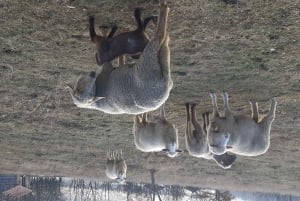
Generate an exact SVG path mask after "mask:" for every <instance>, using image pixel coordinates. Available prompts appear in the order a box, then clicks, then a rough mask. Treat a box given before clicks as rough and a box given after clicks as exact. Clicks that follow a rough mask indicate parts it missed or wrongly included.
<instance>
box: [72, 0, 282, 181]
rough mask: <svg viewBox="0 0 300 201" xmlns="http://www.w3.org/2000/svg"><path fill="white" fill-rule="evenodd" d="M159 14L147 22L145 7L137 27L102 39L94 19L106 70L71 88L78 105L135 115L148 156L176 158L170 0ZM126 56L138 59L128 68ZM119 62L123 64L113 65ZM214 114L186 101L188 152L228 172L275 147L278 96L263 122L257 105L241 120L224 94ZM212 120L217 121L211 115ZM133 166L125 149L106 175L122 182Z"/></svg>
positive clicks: (114, 155) (110, 156) (99, 58)
mask: <svg viewBox="0 0 300 201" xmlns="http://www.w3.org/2000/svg"><path fill="white" fill-rule="evenodd" d="M159 7H160V9H159V16H158V18H157V17H156V16H150V17H147V18H145V19H144V20H142V18H141V11H140V9H136V10H135V20H136V22H137V29H136V30H134V31H129V32H124V33H121V34H119V35H116V36H114V34H115V32H116V30H117V29H118V28H117V27H116V26H114V27H112V29H111V31H110V33H103V32H102V34H101V35H98V34H97V33H96V31H95V26H94V23H95V19H94V17H92V16H91V17H90V18H89V32H90V39H91V41H92V42H93V43H94V44H95V45H96V53H95V58H96V63H97V64H98V65H100V66H101V72H100V73H98V74H96V72H90V73H89V74H88V75H84V76H81V77H79V79H78V80H77V81H76V83H75V84H74V86H69V88H70V92H71V96H72V99H73V102H74V104H75V105H76V106H77V107H81V108H88V109H96V110H100V111H102V112H105V113H109V114H133V115H135V116H134V123H133V134H134V142H135V145H136V148H137V149H139V150H140V151H143V152H158V151H164V152H166V154H167V156H169V157H175V156H177V155H178V153H180V152H183V151H182V150H180V149H179V144H178V130H177V129H176V128H175V126H174V124H172V123H171V122H169V121H168V120H167V119H166V115H165V110H164V104H165V102H166V100H167V99H168V97H169V94H170V90H171V89H172V87H173V81H172V79H171V69H170V49H169V35H168V31H167V25H168V12H169V8H168V6H167V2H166V0H160V2H159ZM150 21H153V22H154V24H155V25H156V26H157V29H156V32H155V34H154V38H153V39H152V40H149V37H148V36H147V34H146V33H145V29H146V27H147V24H148V22H150ZM125 56H131V57H132V58H134V59H137V60H136V62H135V63H134V64H127V63H126V61H125ZM114 59H118V60H119V65H118V67H115V66H113V65H112V60H114ZM210 97H211V100H212V111H213V112H212V115H210V114H209V113H208V112H204V113H203V114H202V123H199V121H198V119H197V117H196V104H195V103H186V104H185V107H186V131H185V142H186V150H187V151H188V153H189V154H190V155H191V156H194V157H199V158H205V159H212V160H214V161H215V162H216V163H217V164H218V165H219V166H220V167H222V168H224V169H227V168H230V167H231V166H232V164H233V163H234V162H235V160H236V155H243V156H257V155H260V154H263V153H265V152H266V151H267V150H268V148H269V145H270V130H271V125H272V122H273V120H274V118H275V110H276V104H277V103H276V101H275V99H274V98H273V99H272V102H271V108H270V111H269V113H268V114H267V115H266V116H265V117H263V118H261V119H259V117H258V106H257V103H256V102H255V101H251V102H250V104H251V109H252V117H251V118H250V117H246V116H236V115H234V114H233V113H232V112H231V110H230V109H229V104H228V94H227V93H226V92H223V93H222V98H223V102H224V105H223V108H224V111H223V112H222V114H223V115H220V113H219V111H218V106H217V97H216V94H215V93H213V92H211V93H210ZM157 109H160V115H159V116H158V117H156V118H154V119H152V120H151V121H150V120H148V119H147V115H148V112H151V111H154V110H157ZM210 116H211V117H210ZM126 170H127V166H126V163H125V160H124V159H123V156H122V151H119V152H108V153H107V169H106V174H107V176H108V177H109V178H111V179H115V180H117V181H119V182H124V181H125V179H126Z"/></svg>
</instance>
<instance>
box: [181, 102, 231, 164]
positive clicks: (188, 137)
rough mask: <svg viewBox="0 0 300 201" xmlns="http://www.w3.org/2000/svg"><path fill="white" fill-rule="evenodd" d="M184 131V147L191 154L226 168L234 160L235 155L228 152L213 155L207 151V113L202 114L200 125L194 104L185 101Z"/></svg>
mask: <svg viewBox="0 0 300 201" xmlns="http://www.w3.org/2000/svg"><path fill="white" fill-rule="evenodd" d="M185 106H186V131H185V142H186V149H187V150H188V152H189V154H190V155H191V156H195V157H199V158H205V159H212V160H214V161H215V162H216V163H217V164H218V165H219V166H220V167H222V168H224V169H228V168H230V167H231V166H232V164H233V163H234V161H235V160H236V156H235V155H232V154H228V153H224V154H222V155H219V156H218V155H215V154H213V153H212V152H211V151H209V146H208V139H207V127H208V125H209V113H208V112H205V113H203V114H202V118H203V119H202V121H203V122H202V126H201V125H200V124H199V123H198V120H197V117H196V104H195V103H192V104H191V103H186V104H185Z"/></svg>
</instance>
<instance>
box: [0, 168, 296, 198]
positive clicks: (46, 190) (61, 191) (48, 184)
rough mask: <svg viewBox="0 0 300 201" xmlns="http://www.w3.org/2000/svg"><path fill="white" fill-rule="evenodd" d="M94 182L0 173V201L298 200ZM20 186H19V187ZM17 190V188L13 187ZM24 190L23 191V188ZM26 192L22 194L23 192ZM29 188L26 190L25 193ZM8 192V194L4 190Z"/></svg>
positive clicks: (271, 196)
mask: <svg viewBox="0 0 300 201" xmlns="http://www.w3.org/2000/svg"><path fill="white" fill-rule="evenodd" d="M150 177H151V183H135V182H126V183H125V184H118V183H116V182H106V181H97V180H89V179H85V180H84V179H72V178H66V177H36V176H19V175H0V200H1V201H14V200H20V201H45V200H48V201H84V200H94V201H97V200H102V201H103V200H107V201H114V200H118V201H119V200H127V201H134V200H141V201H143V200H145V201H146V200H149V201H150V200H151V201H155V200H159V201H161V200H176V201H180V200H182V201H185V200H190V201H208V200H213V201H235V200H236V201H250V200H251V201H254V200H257V201H269V200H270V201H271V200H272V201H279V200H280V201H299V200H300V197H296V196H291V195H276V194H268V193H256V192H229V191H223V190H215V189H214V190H213V189H205V188H199V187H192V186H179V185H159V184H156V183H155V171H154V170H150ZM20 187H22V188H20ZM16 189H17V190H16ZM26 189H27V191H26ZM25 191H26V193H24V192H25ZM29 191H30V192H29ZM7 192H10V193H7Z"/></svg>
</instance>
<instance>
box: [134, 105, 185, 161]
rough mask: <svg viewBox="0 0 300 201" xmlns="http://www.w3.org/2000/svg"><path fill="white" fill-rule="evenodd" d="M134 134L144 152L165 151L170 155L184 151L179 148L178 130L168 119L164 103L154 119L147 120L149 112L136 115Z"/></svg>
mask: <svg viewBox="0 0 300 201" xmlns="http://www.w3.org/2000/svg"><path fill="white" fill-rule="evenodd" d="M133 134H134V142H135V146H136V148H137V149H139V150H141V151H143V152H158V151H164V152H166V153H167V155H168V156H169V157H175V156H177V154H178V153H179V152H182V151H181V150H179V149H178V130H177V129H176V128H175V126H174V124H172V123H170V122H169V121H168V120H167V119H166V116H165V109H164V105H162V106H161V108H160V115H159V117H156V118H155V119H154V121H148V120H147V113H144V114H143V115H142V117H140V116H139V115H136V116H135V118H134V124H133Z"/></svg>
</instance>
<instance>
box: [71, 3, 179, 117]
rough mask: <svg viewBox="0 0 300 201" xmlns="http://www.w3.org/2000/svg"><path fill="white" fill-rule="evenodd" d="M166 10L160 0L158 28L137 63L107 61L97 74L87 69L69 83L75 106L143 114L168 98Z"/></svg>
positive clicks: (168, 66) (114, 112)
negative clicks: (120, 63) (115, 63)
mask: <svg viewBox="0 0 300 201" xmlns="http://www.w3.org/2000/svg"><path fill="white" fill-rule="evenodd" d="M168 11H169V8H168V7H167V3H166V0H160V15H159V19H158V23H157V31H156V33H155V35H154V39H152V40H151V41H150V42H149V43H148V44H147V45H146V47H145V49H144V51H143V52H142V54H141V56H140V58H139V60H138V61H137V63H136V64H133V65H129V64H125V65H123V66H121V67H119V68H113V66H112V64H111V63H110V62H106V63H104V64H103V68H102V72H100V73H99V74H98V76H97V77H96V78H95V76H94V73H93V72H92V73H89V74H88V75H86V76H82V77H80V78H79V79H78V82H77V83H76V84H75V85H74V87H70V89H71V91H70V92H71V95H72V98H73V102H74V103H75V104H76V105H77V106H78V107H82V108H89V109H96V110H100V111H103V112H105V113H109V114H124V113H127V114H142V113H145V112H149V111H153V110H156V109H158V108H159V107H160V106H161V105H162V104H163V103H164V102H165V101H166V100H167V98H168V97H169V94H170V90H171V89H172V87H173V81H172V79H171V73H170V49H169V36H168V32H167V20H168ZM78 89H80V90H78Z"/></svg>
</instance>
